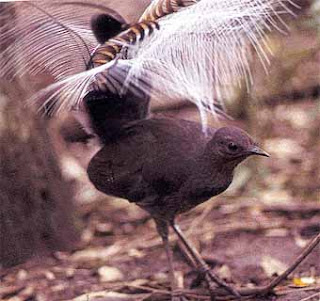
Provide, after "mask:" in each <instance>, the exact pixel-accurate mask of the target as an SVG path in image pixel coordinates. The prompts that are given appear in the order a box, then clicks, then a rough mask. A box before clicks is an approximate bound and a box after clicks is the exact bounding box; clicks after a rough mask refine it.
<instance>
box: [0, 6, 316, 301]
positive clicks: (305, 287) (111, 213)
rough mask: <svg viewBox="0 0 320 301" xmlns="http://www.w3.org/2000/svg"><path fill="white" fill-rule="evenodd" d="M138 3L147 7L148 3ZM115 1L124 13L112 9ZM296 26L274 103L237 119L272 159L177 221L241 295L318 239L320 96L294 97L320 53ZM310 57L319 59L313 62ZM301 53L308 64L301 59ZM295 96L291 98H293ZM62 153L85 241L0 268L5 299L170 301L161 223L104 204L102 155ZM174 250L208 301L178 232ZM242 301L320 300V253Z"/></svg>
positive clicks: (241, 173) (275, 44)
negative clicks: (96, 170)
mask: <svg viewBox="0 0 320 301" xmlns="http://www.w3.org/2000/svg"><path fill="white" fill-rule="evenodd" d="M131 2H132V1H131ZM140 2H141V3H142V4H141V5H140V6H141V7H140V8H139V9H140V10H142V8H143V5H145V3H146V1H140ZM111 4H113V5H114V8H117V9H118V7H117V3H116V1H111ZM128 7H130V8H131V5H130V6H126V7H124V8H123V11H121V13H123V14H124V16H125V17H126V18H127V19H128V20H130V21H131V20H134V19H135V18H136V15H135V14H136V9H137V8H136V7H134V6H132V11H134V12H135V13H133V12H131V11H127V10H126V9H127V8H128ZM120 10H121V9H120ZM290 26H291V25H290ZM299 26H300V25H297V28H295V26H294V25H292V26H291V36H292V37H293V38H292V39H290V38H286V39H284V38H281V39H280V40H279V39H278V40H272V38H271V39H270V40H271V48H273V50H274V53H275V60H274V62H272V63H271V66H272V68H274V69H277V73H276V74H277V76H275V75H274V74H273V73H272V72H273V71H272V70H270V73H271V74H269V75H268V77H267V78H268V79H267V80H268V84H266V83H265V82H260V83H259V88H257V90H258V91H259V92H256V91H253V94H254V93H255V94H256V97H257V98H259V97H260V98H261V99H263V100H266V101H261V102H260V103H259V102H258V103H255V104H254V108H253V112H251V113H252V114H251V115H250V118H243V119H241V118H239V119H238V120H237V121H229V123H233V124H236V125H238V126H240V127H242V128H244V129H246V130H248V131H249V133H251V134H252V135H253V136H255V137H256V138H257V140H258V141H259V142H260V145H261V146H262V148H263V149H265V150H266V151H267V152H269V153H270V154H271V157H270V158H251V159H249V160H248V161H246V162H245V163H244V164H242V165H241V166H239V168H238V169H237V171H236V174H235V180H234V183H233V184H232V186H231V187H230V188H229V189H228V191H227V192H225V193H223V194H222V195H220V196H218V197H215V198H214V199H212V200H210V201H208V202H206V203H205V204H202V205H200V206H198V207H197V208H195V209H194V210H192V211H190V212H188V213H187V214H184V215H182V216H180V217H179V218H178V223H179V224H180V226H181V228H182V229H183V230H184V232H185V233H186V234H187V236H188V238H189V239H190V240H191V241H192V242H193V243H194V245H195V246H196V247H197V249H198V250H199V251H200V253H201V255H202V256H203V258H204V259H205V261H206V262H207V263H208V264H209V266H210V268H211V269H212V270H214V271H215V272H216V273H217V274H218V275H219V276H220V277H221V278H223V279H225V280H226V281H227V282H228V283H230V284H233V285H234V286H235V287H238V288H240V287H242V288H252V287H254V286H259V285H265V284H268V283H269V282H270V281H271V280H272V279H274V277H276V276H277V275H279V274H281V272H283V271H284V270H285V269H286V268H287V267H288V266H289V265H290V263H292V262H293V261H294V260H295V258H296V257H297V256H298V255H299V254H300V253H301V251H302V249H303V248H304V247H305V246H306V244H307V243H308V242H309V241H310V240H311V239H312V238H313V237H314V236H315V235H316V234H318V233H319V232H320V160H319V154H320V117H319V116H320V114H319V113H320V106H319V93H318V94H316V93H311V94H312V95H311V96H310V95H309V94H310V93H309V94H308V95H303V93H302V95H300V94H299V95H294V94H290V93H292V91H296V90H297V91H309V90H308V89H309V87H311V88H313V87H315V86H317V85H318V87H319V53H320V52H319V49H320V46H319V41H318V40H316V36H317V34H318V32H317V33H314V34H313V35H307V34H306V32H305V31H301V30H300V29H299ZM282 43H286V44H285V45H284V44H282ZM288 45H289V46H288ZM297 45H298V46H297ZM307 48H308V50H310V51H311V50H312V53H314V54H312V57H311V58H310V57H309V56H308V55H309V54H310V52H308V51H304V50H305V49H307ZM284 49H285V50H286V51H284ZM288 49H289V50H290V51H288ZM301 49H303V51H302V50H301ZM300 50H301V51H300ZM279 53H280V54H279ZM296 53H299V56H303V55H305V53H308V55H306V58H305V59H304V60H301V57H299V56H296V55H295V54H296ZM284 57H285V58H286V59H285V58H284ZM297 60H301V64H296V61H297ZM317 64H318V65H317ZM292 66H294V68H296V69H294V68H293V67H292ZM281 68H282V69H281ZM290 68H291V69H290ZM260 69H261V67H260ZM270 69H271V68H270ZM293 69H294V70H293ZM279 70H282V71H283V72H282V73H281V72H280V71H279ZM293 74H295V76H294V75H293ZM263 77H264V78H265V77H266V75H265V73H263ZM257 78H258V77H257ZM311 78H312V80H310V79H311ZM257 81H258V80H257ZM263 88H264V89H263ZM265 91H267V92H265ZM311 91H314V90H311ZM288 94H290V95H291V96H292V97H288V98H286V96H288ZM270 95H278V96H277V97H274V98H272V97H270ZM305 96H306V97H305ZM194 114H195V112H194V111H190V110H189V109H186V110H184V111H182V112H179V113H178V114H177V112H175V115H176V116H177V117H179V118H193V117H194ZM253 116H254V117H253ZM61 148H63V149H64V152H63V157H62V158H61V161H62V166H63V169H64V170H65V176H66V177H67V178H68V179H69V180H72V181H73V182H74V187H75V189H76V201H77V208H78V211H77V212H75V220H77V227H78V230H79V233H81V241H80V242H79V245H78V246H77V247H76V248H75V249H74V250H73V251H70V252H56V253H54V254H43V256H41V257H38V258H33V259H32V260H30V261H28V262H27V263H24V264H21V265H19V266H16V267H13V268H10V269H0V301H67V300H69V301H71V300H74V301H126V300H141V301H142V300H145V301H157V300H169V299H170V283H169V278H168V265H167V259H166V256H165V252H164V250H163V247H162V243H161V240H160V238H159V237H158V235H157V233H156V230H155V226H154V223H153V221H152V220H151V219H150V217H149V216H148V215H147V213H145V212H144V211H142V210H141V209H139V208H138V207H137V206H135V205H133V204H129V203H128V202H127V201H125V200H119V199H112V198H109V197H107V196H105V195H102V194H100V193H98V192H97V191H95V190H94V188H93V187H92V186H91V185H90V183H89V182H88V179H87V176H86V174H85V169H84V168H83V166H85V165H86V162H87V161H88V158H89V157H90V155H89V154H92V152H94V150H95V148H91V146H90V145H88V146H83V145H80V144H73V145H68V146H65V145H64V146H63V147H61ZM61 148H60V150H61ZM75 158H78V159H80V161H81V162H80V164H79V162H78V161H77V160H75ZM171 245H172V247H173V250H174V262H175V270H176V276H177V279H178V283H179V286H180V288H181V290H182V291H183V292H184V295H185V296H186V297H187V300H210V297H209V293H208V290H207V287H206V284H205V283H204V282H203V281H202V279H201V277H200V276H199V274H198V273H197V271H196V270H195V269H194V268H192V266H191V262H190V259H189V258H188V257H186V256H185V252H184V249H183V247H182V246H181V245H180V244H179V243H178V242H177V239H176V236H175V235H172V236H171ZM231 299H232V298H231V297H221V298H217V300H231ZM243 300H261V301H262V300H268V301H271V300H272V301H319V300H320V245H318V246H317V247H316V248H315V249H314V250H313V252H312V253H311V254H310V255H309V256H308V257H307V258H306V259H305V260H304V261H303V262H302V264H300V265H299V267H298V268H297V269H296V270H295V271H294V272H293V273H292V274H291V275H290V276H289V277H288V279H286V280H285V281H284V282H283V283H281V284H280V285H279V286H278V287H277V288H276V289H275V291H274V292H273V294H269V295H268V296H252V297H246V298H243Z"/></svg>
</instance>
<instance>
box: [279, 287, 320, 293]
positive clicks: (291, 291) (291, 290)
mask: <svg viewBox="0 0 320 301" xmlns="http://www.w3.org/2000/svg"><path fill="white" fill-rule="evenodd" d="M308 291H320V286H319V285H317V286H310V287H309V286H308V287H299V288H292V289H286V290H281V291H280V290H277V291H276V294H277V295H278V296H280V295H287V294H291V293H296V292H308Z"/></svg>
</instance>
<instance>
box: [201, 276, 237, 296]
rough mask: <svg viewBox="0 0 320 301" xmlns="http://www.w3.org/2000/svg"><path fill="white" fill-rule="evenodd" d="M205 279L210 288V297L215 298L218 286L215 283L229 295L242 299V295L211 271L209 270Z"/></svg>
mask: <svg viewBox="0 0 320 301" xmlns="http://www.w3.org/2000/svg"><path fill="white" fill-rule="evenodd" d="M205 273H206V274H205V279H206V282H207V283H208V286H209V291H210V295H211V296H213V295H214V292H215V289H216V286H215V283H216V284H218V285H220V286H221V287H223V288H224V289H225V290H227V291H228V292H229V293H231V294H232V295H233V296H234V297H236V298H237V299H241V294H240V293H239V292H238V291H237V290H236V289H235V288H233V287H232V286H231V285H229V284H227V283H226V282H225V281H223V280H222V279H220V278H219V277H218V276H216V275H215V274H214V273H212V272H211V271H210V270H207V271H206V272H205Z"/></svg>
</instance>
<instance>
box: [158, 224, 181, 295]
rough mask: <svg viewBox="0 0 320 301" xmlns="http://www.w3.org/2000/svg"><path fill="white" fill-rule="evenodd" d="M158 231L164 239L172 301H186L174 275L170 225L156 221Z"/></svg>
mask: <svg viewBox="0 0 320 301" xmlns="http://www.w3.org/2000/svg"><path fill="white" fill-rule="evenodd" d="M155 222H156V226H157V230H158V233H159V235H160V236H161V238H162V241H163V245H164V248H165V251H166V254H167V259H168V263H169V277H170V284H171V291H172V301H184V300H186V299H185V298H184V297H183V296H181V294H180V293H179V292H178V287H177V283H176V279H175V275H174V267H173V256H172V250H171V248H170V244H169V223H168V222H167V221H165V220H158V219H155Z"/></svg>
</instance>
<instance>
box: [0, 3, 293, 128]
mask: <svg viewBox="0 0 320 301" xmlns="http://www.w3.org/2000/svg"><path fill="white" fill-rule="evenodd" d="M165 1H170V0H154V1H152V3H151V4H150V7H151V6H152V7H151V8H152V9H154V7H155V6H156V5H157V3H158V4H161V5H163V2H165ZM80 2H81V3H86V5H87V6H84V7H82V9H78V8H77V9H71V8H72V3H75V1H66V0H65V1H62V3H63V4H64V5H62V6H61V1H59V5H56V4H57V2H52V1H51V2H46V1H32V2H31V4H30V3H29V2H21V3H19V2H16V1H14V8H15V9H16V16H17V23H16V25H15V26H14V27H13V28H12V29H10V28H9V27H8V28H5V31H4V28H2V30H1V32H2V34H1V35H0V39H1V40H2V41H3V40H6V39H10V36H11V35H12V34H13V36H14V37H15V38H16V43H15V44H14V45H13V44H12V45H10V46H9V47H8V48H7V49H6V50H5V59H0V68H2V70H3V71H2V73H3V74H5V75H7V74H10V73H11V72H10V70H11V69H12V65H13V66H15V69H14V70H15V71H16V73H18V74H21V73H24V72H30V71H31V72H38V71H40V70H41V69H43V68H44V69H47V70H49V72H51V73H52V74H53V75H54V76H55V77H56V79H57V80H58V82H57V83H56V84H54V85H52V86H49V87H47V88H46V89H45V90H43V91H41V92H40V94H38V95H36V98H38V97H43V95H49V98H48V100H47V102H51V101H52V100H54V102H53V103H54V108H56V109H63V108H71V107H74V106H76V105H78V104H79V103H80V102H81V100H82V98H83V96H84V95H85V94H86V93H87V92H88V91H89V90H90V89H92V83H94V81H95V78H96V76H103V77H104V78H106V82H107V83H108V82H109V83H112V84H110V85H109V86H110V87H115V89H117V90H119V89H120V91H118V92H119V93H121V92H123V91H124V90H125V89H135V90H136V91H137V93H138V92H139V91H141V90H142V91H143V92H144V93H147V94H151V95H152V96H155V97H156V98H157V97H158V96H159V95H162V96H163V95H164V96H166V97H168V99H175V98H179V99H185V100H190V101H192V102H194V103H195V104H196V105H197V106H198V107H199V109H200V111H201V112H202V116H203V121H204V122H205V112H207V111H210V112H212V113H216V112H217V111H219V109H221V107H223V99H225V97H228V91H230V89H232V87H233V86H234V85H239V84H241V82H242V80H243V79H245V82H246V84H247V85H249V84H250V83H251V75H250V54H251V49H254V50H255V51H256V53H257V54H258V56H259V58H260V61H261V63H262V65H263V66H264V68H265V69H266V70H267V68H268V64H269V61H268V53H269V50H268V47H267V43H266V41H265V39H264V38H265V34H266V32H268V31H271V30H272V29H276V30H280V31H282V30H286V27H285V24H284V22H283V21H282V20H281V16H282V15H283V14H287V13H291V10H290V5H294V4H293V3H292V2H290V0H198V1H194V0H192V1H189V0H188V1H186V2H188V6H187V7H178V8H177V7H175V12H173V13H171V14H168V15H166V16H164V17H161V18H160V19H158V20H157V22H158V23H159V25H160V30H159V31H156V32H154V33H153V34H152V35H151V37H150V38H147V39H145V40H144V41H143V42H142V43H141V44H139V45H138V46H134V47H133V46H130V45H127V47H128V49H127V59H119V58H117V59H116V61H114V62H110V63H108V64H106V65H103V66H101V67H98V68H94V69H92V70H89V71H85V70H86V63H87V62H88V60H89V58H90V54H91V53H92V52H93V50H94V48H95V47H96V46H97V45H96V44H97V43H96V42H95V40H94V37H93V34H92V32H91V30H90V28H89V24H90V17H91V15H92V14H94V13H103V12H104V13H109V12H108V11H107V10H108V9H107V8H106V7H105V6H103V5H94V1H89V0H88V1H78V2H77V3H78V7H79V8H81V5H79V3H80ZM67 8H68V9H67ZM88 8H90V9H89V10H88ZM148 10H149V11H150V8H149V9H147V12H148ZM144 15H146V14H144ZM40 24H41V26H40ZM6 26H7V25H6ZM128 70H129V72H128ZM115 83H117V84H115ZM119 83H120V84H121V85H119ZM150 84H151V85H152V89H150ZM109 86H108V87H109ZM39 95H40V96H39Z"/></svg>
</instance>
